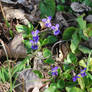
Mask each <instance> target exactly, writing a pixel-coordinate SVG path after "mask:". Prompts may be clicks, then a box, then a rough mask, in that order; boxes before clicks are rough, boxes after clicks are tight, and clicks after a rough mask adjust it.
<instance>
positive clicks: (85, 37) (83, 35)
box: [79, 30, 88, 40]
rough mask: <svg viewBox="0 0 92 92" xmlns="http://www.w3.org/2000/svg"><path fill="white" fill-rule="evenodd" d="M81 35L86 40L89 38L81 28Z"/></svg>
mask: <svg viewBox="0 0 92 92" xmlns="http://www.w3.org/2000/svg"><path fill="white" fill-rule="evenodd" d="M79 36H80V37H81V38H82V39H84V40H88V37H87V36H86V35H85V34H84V33H83V30H79Z"/></svg>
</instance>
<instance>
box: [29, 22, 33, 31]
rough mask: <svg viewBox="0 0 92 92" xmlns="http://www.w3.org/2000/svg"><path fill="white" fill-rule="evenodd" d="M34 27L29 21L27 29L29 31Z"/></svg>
mask: <svg viewBox="0 0 92 92" xmlns="http://www.w3.org/2000/svg"><path fill="white" fill-rule="evenodd" d="M33 29H34V26H33V25H32V23H29V24H28V30H29V31H32V30H33Z"/></svg>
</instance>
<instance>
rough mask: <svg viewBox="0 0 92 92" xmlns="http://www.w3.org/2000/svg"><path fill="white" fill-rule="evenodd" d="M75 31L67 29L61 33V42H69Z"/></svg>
mask: <svg viewBox="0 0 92 92" xmlns="http://www.w3.org/2000/svg"><path fill="white" fill-rule="evenodd" d="M75 31H76V28H75V27H69V28H67V29H65V30H64V32H63V40H69V39H71V38H72V35H73V33H74V32H75Z"/></svg>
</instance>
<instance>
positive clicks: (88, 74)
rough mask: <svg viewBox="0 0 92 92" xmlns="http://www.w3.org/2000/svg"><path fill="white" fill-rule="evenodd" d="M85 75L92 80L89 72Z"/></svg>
mask: <svg viewBox="0 0 92 92" xmlns="http://www.w3.org/2000/svg"><path fill="white" fill-rule="evenodd" d="M87 76H88V77H89V78H90V79H91V80H92V74H90V73H89V72H87Z"/></svg>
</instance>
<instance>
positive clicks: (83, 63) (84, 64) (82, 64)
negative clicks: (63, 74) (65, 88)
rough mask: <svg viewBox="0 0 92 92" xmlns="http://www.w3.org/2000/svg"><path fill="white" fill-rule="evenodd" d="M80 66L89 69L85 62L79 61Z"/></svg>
mask: <svg viewBox="0 0 92 92" xmlns="http://www.w3.org/2000/svg"><path fill="white" fill-rule="evenodd" d="M79 65H80V66H82V67H84V68H86V67H87V66H86V63H85V61H84V60H80V61H79Z"/></svg>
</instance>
